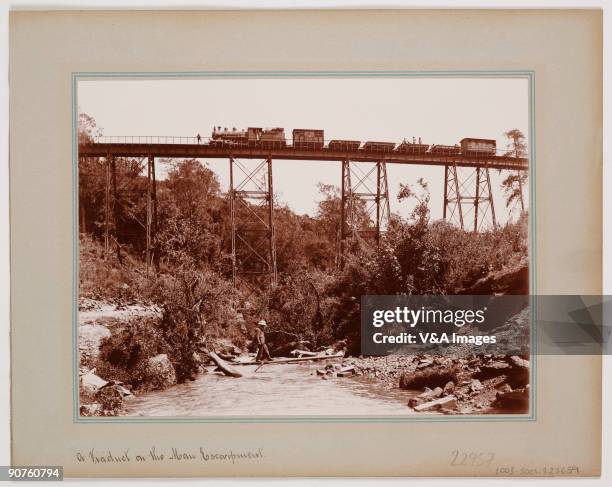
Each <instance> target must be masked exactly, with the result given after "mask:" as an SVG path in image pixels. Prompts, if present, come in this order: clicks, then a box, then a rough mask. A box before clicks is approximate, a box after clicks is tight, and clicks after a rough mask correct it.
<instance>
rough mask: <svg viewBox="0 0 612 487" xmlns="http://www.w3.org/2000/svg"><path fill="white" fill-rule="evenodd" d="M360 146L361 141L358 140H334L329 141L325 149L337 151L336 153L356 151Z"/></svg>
mask: <svg viewBox="0 0 612 487" xmlns="http://www.w3.org/2000/svg"><path fill="white" fill-rule="evenodd" d="M360 145H361V141H359V140H339V139H334V140H330V141H329V144H328V145H327V147H328V148H329V150H337V151H356V150H358V149H359V146H360Z"/></svg>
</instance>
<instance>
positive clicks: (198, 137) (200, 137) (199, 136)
mask: <svg viewBox="0 0 612 487" xmlns="http://www.w3.org/2000/svg"><path fill="white" fill-rule="evenodd" d="M196 138H197V139H198V144H199V143H200V141H201V140H202V136H201V135H200V134H198V135H197V136H196Z"/></svg>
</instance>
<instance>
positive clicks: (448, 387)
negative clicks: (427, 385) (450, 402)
mask: <svg viewBox="0 0 612 487" xmlns="http://www.w3.org/2000/svg"><path fill="white" fill-rule="evenodd" d="M454 390H455V383H454V382H452V381H451V382H447V383H446V385H445V386H444V390H443V391H442V393H443V394H444V395H446V396H448V395H449V394H452V393H453V391H454Z"/></svg>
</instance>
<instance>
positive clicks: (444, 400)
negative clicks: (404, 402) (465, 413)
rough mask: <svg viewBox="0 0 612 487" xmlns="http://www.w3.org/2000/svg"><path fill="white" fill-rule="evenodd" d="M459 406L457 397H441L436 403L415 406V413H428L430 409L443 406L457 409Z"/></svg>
mask: <svg viewBox="0 0 612 487" xmlns="http://www.w3.org/2000/svg"><path fill="white" fill-rule="evenodd" d="M456 405H457V398H456V397H455V396H446V397H441V398H440V399H436V400H435V401H430V402H426V403H423V404H419V405H418V406H415V407H414V408H413V409H414V410H415V411H419V412H420V411H427V410H428V409H433V408H439V407H441V406H446V407H447V408H448V407H450V408H452V407H455V406H456Z"/></svg>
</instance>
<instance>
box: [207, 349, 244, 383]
mask: <svg viewBox="0 0 612 487" xmlns="http://www.w3.org/2000/svg"><path fill="white" fill-rule="evenodd" d="M208 356H209V357H210V359H211V360H212V361H213V362H214V363H215V364H216V365H217V367H218V368H219V369H221V372H223V373H224V374H225V375H229V376H230V377H242V374H241V373H240V372H238V371H237V370H236V369H235V368H234V367H232V366H231V365H229V364H228V363H227V362H226V361H225V360H223V359H222V358H221V357H219V356H218V355H217V354H216V353H215V352H208Z"/></svg>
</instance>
